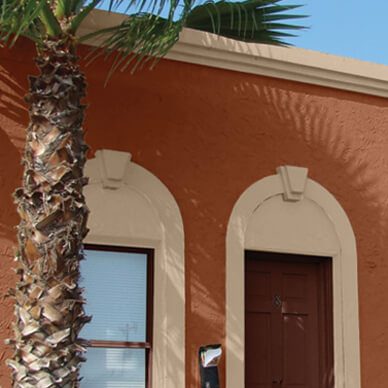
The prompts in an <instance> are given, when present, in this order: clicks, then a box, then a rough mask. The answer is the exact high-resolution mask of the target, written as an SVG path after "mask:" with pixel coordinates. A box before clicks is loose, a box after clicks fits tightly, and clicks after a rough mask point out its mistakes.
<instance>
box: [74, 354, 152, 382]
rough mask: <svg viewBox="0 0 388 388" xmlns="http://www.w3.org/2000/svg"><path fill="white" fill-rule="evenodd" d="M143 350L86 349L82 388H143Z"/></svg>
mask: <svg viewBox="0 0 388 388" xmlns="http://www.w3.org/2000/svg"><path fill="white" fill-rule="evenodd" d="M145 357H146V354H145V349H125V348H124V349H120V348H88V351H87V353H86V358H87V362H86V363H84V364H82V366H81V377H82V380H81V384H82V388H145V387H146V377H145V375H146V373H145V364H146V362H145Z"/></svg>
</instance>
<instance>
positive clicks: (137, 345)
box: [84, 244, 154, 388]
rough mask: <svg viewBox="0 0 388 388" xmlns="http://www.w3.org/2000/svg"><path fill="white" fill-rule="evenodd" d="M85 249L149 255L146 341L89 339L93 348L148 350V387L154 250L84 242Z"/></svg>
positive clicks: (147, 386)
mask: <svg viewBox="0 0 388 388" xmlns="http://www.w3.org/2000/svg"><path fill="white" fill-rule="evenodd" d="M84 249H85V250H94V251H106V252H124V253H143V254H146V255H147V312H146V320H147V321H146V325H147V327H146V342H125V341H103V340H97V339H95V340H89V346H90V347H93V348H127V349H145V351H146V365H145V368H146V388H151V386H152V382H151V379H152V337H153V335H152V334H153V321H154V316H153V310H154V309H153V304H154V303H153V301H154V250H153V249H150V248H134V247H123V246H115V245H103V244H101V245H100V244H84Z"/></svg>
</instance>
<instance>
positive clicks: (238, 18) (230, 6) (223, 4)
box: [184, 0, 305, 45]
mask: <svg viewBox="0 0 388 388" xmlns="http://www.w3.org/2000/svg"><path fill="white" fill-rule="evenodd" d="M280 2H281V0H245V1H243V2H232V1H224V0H223V1H219V2H213V1H207V2H206V3H204V4H201V5H198V6H196V7H195V8H193V9H192V10H191V12H190V13H189V14H188V15H187V18H186V20H185V23H184V25H185V27H189V28H193V29H196V30H201V31H207V32H212V33H215V34H218V35H222V36H225V37H228V38H232V39H236V40H241V41H247V42H256V43H269V44H277V45H279V44H280V45H287V43H286V41H285V40H284V39H282V38H284V37H290V36H294V35H293V34H287V33H281V32H280V31H279V30H290V31H296V30H301V29H303V28H305V27H303V26H300V25H295V24H292V23H276V22H280V21H285V20H295V19H300V18H304V17H305V15H296V14H293V13H288V12H289V11H292V10H294V9H297V8H299V7H300V6H299V5H280V4H278V3H280Z"/></svg>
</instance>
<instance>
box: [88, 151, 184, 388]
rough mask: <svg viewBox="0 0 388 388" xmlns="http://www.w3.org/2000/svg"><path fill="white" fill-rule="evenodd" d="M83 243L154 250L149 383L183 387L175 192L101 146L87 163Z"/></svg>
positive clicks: (179, 225) (158, 387) (180, 245)
mask: <svg viewBox="0 0 388 388" xmlns="http://www.w3.org/2000/svg"><path fill="white" fill-rule="evenodd" d="M85 175H86V176H87V177H89V184H88V186H86V187H85V196H86V202H87V205H88V207H89V209H90V216H89V221H88V227H89V229H90V232H89V234H88V236H87V238H86V240H85V242H86V243H93V244H107V245H119V246H131V247H144V248H153V249H154V250H155V273H154V282H155V285H154V288H155V295H154V333H153V353H152V355H153V356H152V357H153V358H152V366H153V368H152V381H153V384H152V386H153V387H155V388H184V386H185V290H184V286H185V279H184V233H183V222H182V218H181V214H180V211H179V208H178V206H177V204H176V202H175V199H174V197H173V196H172V194H171V193H170V192H169V191H168V189H167V188H166V186H164V185H163V183H162V182H161V181H160V180H159V179H158V178H156V177H155V176H154V175H153V174H151V173H150V172H149V171H147V170H146V169H144V168H143V167H141V166H139V165H137V164H135V163H133V162H131V155H130V154H129V153H125V152H118V151H111V150H101V151H97V152H96V157H95V158H94V159H91V160H88V161H87V163H86V169H85Z"/></svg>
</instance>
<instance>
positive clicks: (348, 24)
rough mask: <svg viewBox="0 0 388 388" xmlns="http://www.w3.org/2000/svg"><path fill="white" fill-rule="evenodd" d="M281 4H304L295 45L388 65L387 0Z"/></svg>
mask: <svg viewBox="0 0 388 388" xmlns="http://www.w3.org/2000/svg"><path fill="white" fill-rule="evenodd" d="M105 1H107V0H105ZM146 1H147V0H146ZM239 1H241V0H239ZM200 2H201V1H200ZM124 3H125V2H124ZM282 4H300V5H303V7H302V8H300V9H299V10H297V13H303V14H306V15H309V17H308V18H307V19H304V20H303V24H304V25H306V26H309V29H307V30H305V31H300V32H299V36H298V37H297V38H292V39H290V40H289V42H290V43H292V44H293V45H294V46H297V47H302V48H306V49H311V50H316V51H321V52H324V53H329V54H335V55H341V56H345V57H352V58H356V59H361V60H364V61H369V62H376V63H382V64H385V65H388V0H370V1H369V2H368V1H367V0H284V1H283V2H282Z"/></svg>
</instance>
